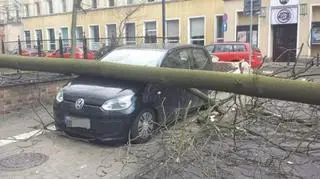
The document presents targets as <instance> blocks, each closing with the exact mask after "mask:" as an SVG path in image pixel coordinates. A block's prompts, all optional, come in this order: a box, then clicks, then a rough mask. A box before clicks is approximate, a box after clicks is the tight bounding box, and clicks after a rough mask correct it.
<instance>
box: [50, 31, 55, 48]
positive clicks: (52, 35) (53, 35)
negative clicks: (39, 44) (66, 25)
mask: <svg viewBox="0 0 320 179" xmlns="http://www.w3.org/2000/svg"><path fill="white" fill-rule="evenodd" d="M48 37H49V50H55V49H56V35H55V33H54V29H48Z"/></svg>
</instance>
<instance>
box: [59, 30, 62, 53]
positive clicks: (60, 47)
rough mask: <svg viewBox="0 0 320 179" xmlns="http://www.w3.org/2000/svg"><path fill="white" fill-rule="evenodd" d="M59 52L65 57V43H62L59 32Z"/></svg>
mask: <svg viewBox="0 0 320 179" xmlns="http://www.w3.org/2000/svg"><path fill="white" fill-rule="evenodd" d="M59 54H60V58H63V43H62V38H61V34H59Z"/></svg>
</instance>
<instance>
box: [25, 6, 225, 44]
mask: <svg viewBox="0 0 320 179" xmlns="http://www.w3.org/2000/svg"><path fill="white" fill-rule="evenodd" d="M72 2H73V1H72V0H54V1H53V0H24V1H23V3H22V4H21V5H22V7H23V17H22V23H23V25H24V29H23V31H24V35H23V39H25V40H26V41H28V42H27V44H26V46H32V45H33V44H31V43H32V42H33V41H34V40H36V39H37V38H40V39H45V40H47V41H44V44H43V47H44V49H48V50H54V49H56V48H57V45H58V43H57V41H56V40H55V39H57V38H58V37H59V36H61V37H62V38H63V39H70V37H71V31H70V28H71V18H72V12H71V11H72ZM81 7H82V10H80V11H79V12H78V18H77V29H76V36H77V38H80V37H81V36H82V34H84V33H85V34H86V37H88V38H89V39H90V40H89V41H88V45H89V48H90V49H94V50H95V49H97V48H99V47H100V46H101V44H103V43H105V44H109V43H112V42H110V39H113V38H114V37H118V38H120V40H121V41H122V42H124V43H126V44H134V43H158V42H160V39H157V37H162V8H161V0H118V1H117V0H83V1H82V4H81ZM223 12H224V8H223V1H222V0H170V1H167V3H166V38H167V41H169V42H173V43H174V42H179V43H194V44H201V45H205V44H208V43H212V42H214V41H216V40H217V38H218V37H221V36H222V35H221V32H220V29H221V28H217V27H218V26H221V25H220V24H219V23H221V20H220V21H217V14H223ZM220 19H221V18H220ZM140 37H141V38H140ZM101 38H106V39H105V40H104V39H102V40H101ZM30 39H31V40H30ZM66 43H67V42H66Z"/></svg>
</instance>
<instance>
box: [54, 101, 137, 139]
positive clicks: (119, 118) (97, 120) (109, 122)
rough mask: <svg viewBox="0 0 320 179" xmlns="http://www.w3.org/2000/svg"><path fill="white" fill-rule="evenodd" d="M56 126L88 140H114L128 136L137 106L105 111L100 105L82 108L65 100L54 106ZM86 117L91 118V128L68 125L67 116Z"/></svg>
mask: <svg viewBox="0 0 320 179" xmlns="http://www.w3.org/2000/svg"><path fill="white" fill-rule="evenodd" d="M53 111H54V117H55V124H56V127H57V128H59V129H60V130H62V131H64V132H65V133H66V134H68V135H70V136H73V137H78V138H83V139H87V140H98V141H112V140H125V139H127V138H128V134H129V130H130V127H131V125H132V121H133V119H135V118H136V115H137V113H136V109H135V106H131V107H130V108H128V109H126V110H124V111H117V112H108V111H103V110H102V109H101V108H100V107H99V106H91V105H84V107H83V108H82V109H81V110H77V109H75V107H74V102H68V101H63V102H61V103H59V104H57V103H55V104H54V107H53ZM67 117H75V118H86V119H89V120H90V129H86V128H80V127H67V125H66V118H67Z"/></svg>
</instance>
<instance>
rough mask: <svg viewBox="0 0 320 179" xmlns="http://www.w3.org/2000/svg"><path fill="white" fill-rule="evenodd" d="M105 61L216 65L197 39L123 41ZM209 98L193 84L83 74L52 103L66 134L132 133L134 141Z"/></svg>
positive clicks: (97, 137)
mask: <svg viewBox="0 0 320 179" xmlns="http://www.w3.org/2000/svg"><path fill="white" fill-rule="evenodd" d="M105 62H111V63H120V64H128V65H141V66H147V67H154V68H179V69H188V70H211V69H212V67H211V65H212V61H211V56H210V54H209V52H208V51H207V50H206V49H205V48H204V47H200V46H194V45H175V46H169V45H166V46H159V47H120V48H117V49H115V50H113V51H112V52H110V53H109V54H107V55H106V56H104V57H103V58H102V59H101V60H100V62H99V63H105ZM124 73H125V72H124ZM186 80H187V79H186ZM201 90H202V89H201ZM202 91H203V92H206V91H205V90H202ZM190 104H191V105H190ZM204 104H205V101H203V100H201V99H200V98H198V97H197V96H195V95H193V94H192V93H190V91H189V90H188V89H185V88H180V87H177V86H165V85H162V84H155V83H142V82H141V83H139V82H133V81H127V80H120V79H115V78H103V77H93V76H78V77H76V78H75V79H73V80H72V81H71V82H69V83H68V84H66V85H65V86H64V87H63V88H62V89H61V90H60V91H59V92H58V94H57V96H56V99H55V103H54V107H53V108H54V116H55V126H56V128H57V130H61V131H63V132H65V133H66V134H67V135H70V136H74V137H78V138H79V137H80V138H84V139H87V140H94V141H111V140H128V139H131V141H132V142H134V143H144V142H147V141H148V140H150V138H151V135H152V133H153V131H154V129H156V128H157V127H158V126H159V124H163V123H166V122H169V121H172V120H174V119H176V118H177V117H178V114H179V111H181V110H184V109H185V108H186V107H188V109H195V108H199V107H201V106H203V105H204ZM180 114H181V113H180Z"/></svg>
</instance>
